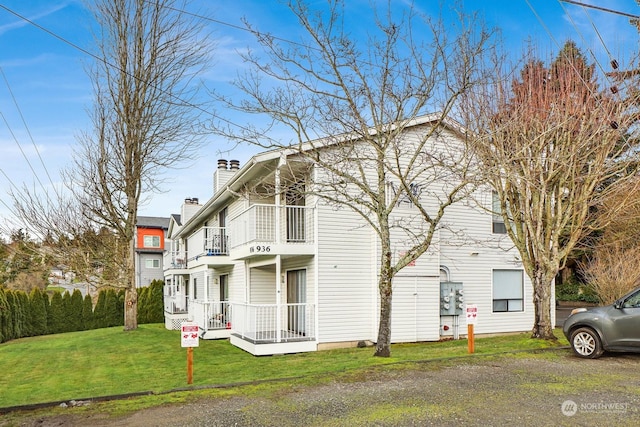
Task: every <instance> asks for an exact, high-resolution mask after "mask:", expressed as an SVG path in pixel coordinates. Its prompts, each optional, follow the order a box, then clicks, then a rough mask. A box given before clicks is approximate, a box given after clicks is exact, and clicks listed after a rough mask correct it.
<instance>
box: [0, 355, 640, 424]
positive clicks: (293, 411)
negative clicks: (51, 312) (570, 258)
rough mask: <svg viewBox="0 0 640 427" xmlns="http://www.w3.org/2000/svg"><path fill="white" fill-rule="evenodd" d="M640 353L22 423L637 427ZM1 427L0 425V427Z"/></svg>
mask: <svg viewBox="0 0 640 427" xmlns="http://www.w3.org/2000/svg"><path fill="white" fill-rule="evenodd" d="M639 362H640V355H632V354H624V355H615V356H608V355H605V357H603V358H601V359H598V360H584V359H579V358H577V357H574V356H572V355H571V354H570V351H569V350H560V351H558V350H555V351H552V352H550V353H545V352H542V353H539V354H528V353H519V354H510V355H502V356H491V357H486V356H473V357H471V358H462V359H452V360H448V361H437V362H425V363H416V364H412V365H411V366H408V365H398V366H395V367H394V366H391V367H388V368H386V369H376V370H366V371H356V372H352V373H350V374H347V375H344V376H341V377H340V379H337V380H332V381H330V382H328V383H327V384H324V385H316V386H301V385H292V384H290V383H283V386H282V389H281V390H280V391H279V392H277V393H271V394H269V395H264V396H260V395H259V394H258V397H255V396H252V397H228V398H211V399H200V400H198V401H195V402H193V403H189V404H179V405H178V404H173V405H165V406H161V407H156V408H150V409H145V410H142V411H139V412H136V413H134V414H130V415H127V416H124V417H121V418H117V419H113V418H109V417H108V416H107V415H104V414H95V413H93V412H91V414H90V415H81V414H80V413H69V414H68V415H59V416H55V417H49V418H37V419H36V418H33V419H26V420H25V421H24V423H23V424H16V425H24V426H63V425H64V426H70V425H77V426H86V425H91V426H93V427H101V426H145V427H146V426H158V427H162V426H220V427H226V426H450V425H456V426H478V425H485V426H514V425H526V426H552V425H553V426H563V425H566V426H582V425H584V426H593V425H612V424H619V425H632V424H637V420H638V415H639V411H640V387H639V386H640V374H639V373H638V363H639ZM0 424H1V423H0Z"/></svg>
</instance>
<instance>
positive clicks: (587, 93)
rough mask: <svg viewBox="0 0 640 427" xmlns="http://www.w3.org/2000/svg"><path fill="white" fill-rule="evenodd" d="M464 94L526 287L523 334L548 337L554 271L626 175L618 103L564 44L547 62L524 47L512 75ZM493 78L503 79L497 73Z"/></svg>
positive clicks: (625, 141)
mask: <svg viewBox="0 0 640 427" xmlns="http://www.w3.org/2000/svg"><path fill="white" fill-rule="evenodd" d="M496 75H497V76H498V79H497V81H496V82H495V84H494V85H493V86H488V87H487V88H486V89H487V91H485V92H482V93H480V94H479V96H477V97H475V98H473V99H472V102H469V104H468V107H467V112H469V113H470V114H475V116H474V117H473V119H474V120H470V123H473V122H475V123H476V124H477V128H476V129H475V131H476V135H477V137H478V138H477V140H476V141H475V144H474V145H475V148H476V153H477V155H478V157H479V158H480V159H481V161H482V162H483V169H484V171H485V172H486V177H487V178H486V179H487V182H489V183H490V184H491V185H492V186H493V188H494V189H495V191H496V192H497V195H498V198H499V201H500V211H501V214H502V215H503V217H504V220H505V224H506V225H507V227H506V228H507V233H508V235H509V237H511V239H512V241H513V242H514V244H515V246H516V247H517V249H518V251H519V253H520V256H521V257H522V263H523V265H524V268H525V270H526V272H527V274H528V275H529V277H530V278H531V281H532V283H533V288H534V294H533V302H534V306H535V323H534V325H533V330H532V335H533V337H537V338H544V339H552V338H554V335H553V325H552V323H551V313H550V310H551V290H552V283H553V280H554V277H555V276H556V274H557V272H558V271H559V269H560V268H562V267H563V266H564V264H565V262H566V260H567V257H568V256H569V254H570V253H571V251H572V250H573V249H574V247H575V245H576V243H577V242H578V241H579V240H580V239H581V238H583V237H584V236H585V235H586V234H588V232H589V227H590V219H591V213H592V211H593V208H594V207H595V206H597V205H599V204H600V203H601V201H602V199H603V198H604V197H605V196H606V194H607V192H609V191H611V190H612V189H613V188H614V187H615V185H616V183H617V184H619V183H621V182H624V178H625V177H627V176H629V174H630V173H633V171H632V169H633V168H632V167H630V166H631V165H630V164H629V163H628V162H627V161H624V159H623V156H624V155H629V154H630V152H629V143H628V141H629V140H628V139H627V136H626V135H625V134H624V130H625V129H626V128H627V126H626V123H625V120H624V117H622V115H621V111H622V105H621V103H619V102H616V101H615V100H614V99H613V98H611V97H609V96H607V95H606V94H605V93H603V92H601V91H600V90H599V88H598V84H597V80H596V75H595V73H594V67H593V66H590V65H588V64H587V62H586V60H585V58H584V56H583V55H582V53H581V52H580V51H579V50H578V49H577V47H576V46H575V44H573V43H572V42H568V43H567V44H566V45H565V46H564V47H563V49H562V51H561V52H560V53H559V55H558V57H557V58H556V59H555V60H554V61H553V62H552V63H551V66H550V67H546V66H545V65H544V63H543V62H542V61H540V60H538V59H536V58H535V57H534V55H533V53H532V51H529V52H528V54H527V56H526V58H525V65H524V67H523V68H522V69H521V70H520V76H519V78H513V79H508V78H507V77H506V76H505V75H501V73H500V70H499V69H497V71H496ZM500 77H502V79H500Z"/></svg>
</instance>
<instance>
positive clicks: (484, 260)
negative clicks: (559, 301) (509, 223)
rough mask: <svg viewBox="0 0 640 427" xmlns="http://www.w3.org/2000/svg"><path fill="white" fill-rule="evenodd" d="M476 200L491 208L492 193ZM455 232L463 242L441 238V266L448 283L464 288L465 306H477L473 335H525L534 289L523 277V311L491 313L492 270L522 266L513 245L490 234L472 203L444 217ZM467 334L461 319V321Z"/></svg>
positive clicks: (488, 221)
mask: <svg viewBox="0 0 640 427" xmlns="http://www.w3.org/2000/svg"><path fill="white" fill-rule="evenodd" d="M476 197H477V198H478V199H479V200H480V201H481V202H483V203H484V204H485V207H486V208H490V206H491V205H490V204H491V193H490V192H485V193H478V194H477V195H476ZM446 221H447V223H448V224H449V225H450V226H452V227H455V230H456V231H464V236H465V241H462V240H461V239H460V238H459V237H457V236H453V235H452V234H451V233H447V234H445V233H444V232H443V234H442V236H443V238H442V240H443V243H442V247H441V252H442V259H443V261H442V264H444V265H446V266H447V267H448V268H449V270H450V272H451V276H450V280H451V281H454V282H462V283H463V284H464V292H465V295H464V298H465V303H466V304H476V305H477V306H478V323H477V324H476V325H475V326H474V331H475V332H476V333H479V334H481V333H496V332H516V331H528V330H531V328H532V327H533V312H534V308H533V301H532V295H533V288H532V287H531V281H530V280H529V278H528V277H527V275H526V274H525V275H524V310H523V311H521V312H509V313H493V303H492V284H493V270H494V269H519V270H522V269H523V267H522V263H521V262H519V261H518V259H519V258H518V254H517V251H516V250H515V249H513V244H512V243H511V242H510V241H509V240H508V238H507V237H506V235H504V234H493V233H492V232H491V229H492V217H491V214H490V213H489V212H487V211H486V210H482V209H480V208H479V207H478V206H476V205H474V204H473V203H461V204H459V205H457V206H454V207H452V209H451V210H449V211H448V213H447V217H446ZM460 320H461V322H460V324H461V326H462V327H463V330H464V331H466V323H465V319H464V317H463V318H461V319H460Z"/></svg>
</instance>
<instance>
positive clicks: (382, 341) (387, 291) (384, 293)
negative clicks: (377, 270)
mask: <svg viewBox="0 0 640 427" xmlns="http://www.w3.org/2000/svg"><path fill="white" fill-rule="evenodd" d="M382 281H383V279H382V278H381V279H380V284H379V285H378V286H379V288H380V323H379V324H378V340H377V342H376V352H375V353H374V354H373V355H374V356H378V357H390V356H391V281H390V280H388V281H387V283H382Z"/></svg>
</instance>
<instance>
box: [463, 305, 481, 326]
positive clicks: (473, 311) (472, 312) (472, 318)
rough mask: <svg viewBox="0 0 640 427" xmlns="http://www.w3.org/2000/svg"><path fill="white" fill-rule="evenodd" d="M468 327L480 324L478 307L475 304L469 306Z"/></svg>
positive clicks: (467, 310)
mask: <svg viewBox="0 0 640 427" xmlns="http://www.w3.org/2000/svg"><path fill="white" fill-rule="evenodd" d="M465 311H466V313H467V325H475V324H477V322H478V306H477V305H475V304H467V306H466V310H465Z"/></svg>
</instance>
